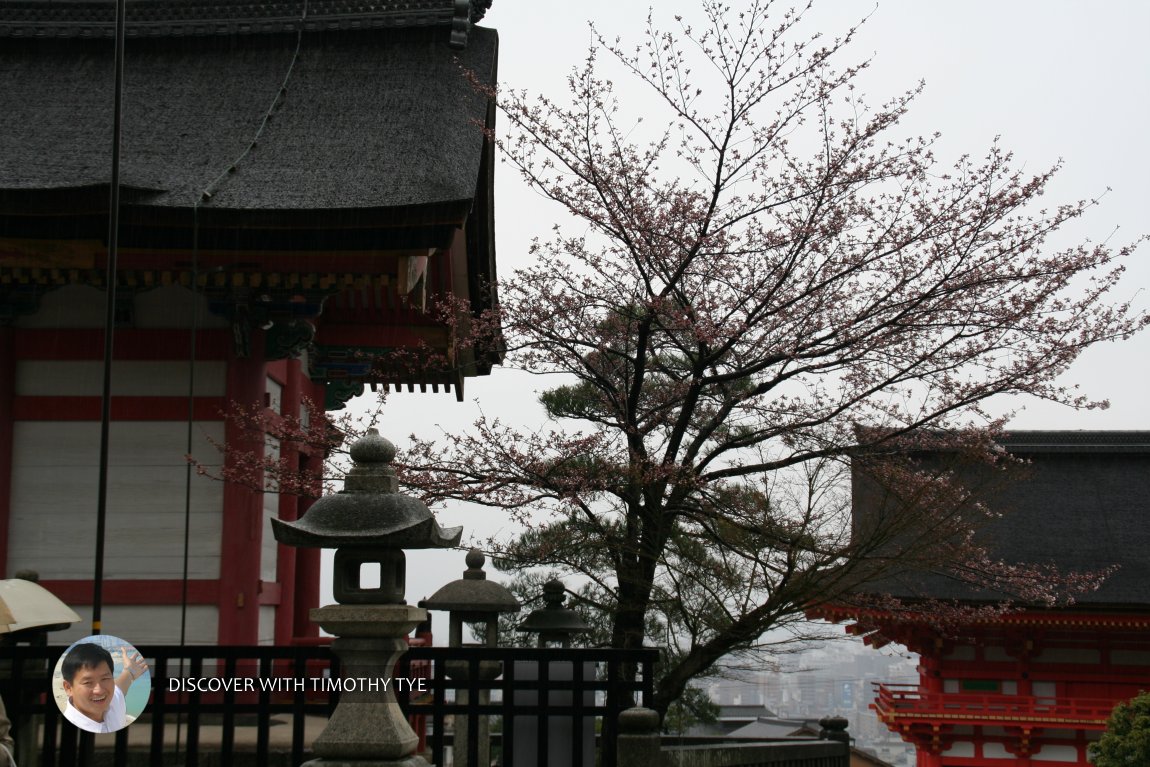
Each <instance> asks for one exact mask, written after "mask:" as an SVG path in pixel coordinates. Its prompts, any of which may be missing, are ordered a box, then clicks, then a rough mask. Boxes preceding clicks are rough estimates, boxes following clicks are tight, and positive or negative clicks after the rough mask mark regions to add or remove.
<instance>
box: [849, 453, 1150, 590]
mask: <svg viewBox="0 0 1150 767" xmlns="http://www.w3.org/2000/svg"><path fill="white" fill-rule="evenodd" d="M998 441H999V443H1000V444H1002V445H1003V446H1004V447H1005V448H1006V449H1007V450H1009V451H1010V452H1011V453H1012V454H1014V455H1017V456H1019V457H1021V458H1024V459H1026V461H1027V463H1026V464H1025V465H1023V466H1020V467H1016V468H1015V469H1013V470H1012V471H1014V472H1015V474H1014V475H1012V477H1011V478H1010V479H1009V480H1008V481H1005V482H1001V483H995V485H994V489H993V490H990V491H986V492H983V493H980V495H982V496H983V500H984V501H985V502H986V504H987V505H988V506H989V507H990V508H991V509H992V510H994V511H997V512H1001V516H1000V517H998V518H996V519H993V520H991V521H989V522H988V523H987V524H986V525H985V526H984V527H982V528H981V529H980V531H979V533H978V535H979V536H980V540H981V541H982V542H983V543H984V544H985V545H986V546H987V547H988V548H989V550H990V552H991V553H992V555H993V556H995V557H996V558H999V559H1002V560H1004V561H1006V562H1013V563H1020V562H1027V563H1050V564H1055V565H1057V567H1058V568H1059V570H1061V571H1063V572H1066V571H1088V570H1099V569H1103V568H1107V567H1110V566H1112V565H1117V566H1118V568H1119V569H1118V570H1117V571H1116V572H1115V574H1114V575H1113V576H1111V577H1110V578H1109V579H1108V580H1107V581H1106V583H1104V584H1103V586H1102V587H1101V588H1100V589H1099V590H1097V591H1095V592H1092V593H1089V594H1085V595H1083V596H1081V597H1079V598H1078V599H1077V603H1078V604H1079V605H1081V606H1082V607H1086V608H1089V607H1095V608H1104V607H1106V608H1109V607H1115V608H1130V607H1139V608H1144V607H1146V606H1150V432H1145V431H1116V432H1097V431H1091V432H1075V431H1071V432H1062V431H1048V432H1042V431H1016V432H1012V433H1010V434H1007V435H1004V437H1003V438H1002V439H1000V440H998ZM856 479H857V478H856ZM976 486H978V481H977V480H976V481H975V483H974V484H972V485H971V487H976ZM855 491H856V492H855V515H856V518H861V517H862V516H863V515H866V514H867V513H869V512H871V511H873V510H874V509H875V508H877V506H876V503H878V501H877V498H876V497H875V496H873V495H871V493H870V491H868V490H866V483H865V482H864V483H862V484H861V485H860V484H859V483H858V482H857V481H856V486H855ZM870 590H875V591H883V592H887V593H892V594H894V595H896V596H902V597H918V596H925V595H929V596H933V597H939V598H944V599H963V600H975V601H979V600H986V599H996V598H1000V596H1001V595H995V594H988V593H980V592H975V591H973V590H972V589H971V588H970V587H968V586H965V585H963V584H961V583H959V582H957V581H954V580H951V579H947V578H944V577H942V576H934V575H925V574H922V573H915V574H910V575H908V576H904V577H902V578H897V579H892V580H889V581H886V582H882V583H881V584H875V585H873V586H872V588H871V589H870Z"/></svg>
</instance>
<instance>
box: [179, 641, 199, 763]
mask: <svg viewBox="0 0 1150 767" xmlns="http://www.w3.org/2000/svg"><path fill="white" fill-rule="evenodd" d="M181 660H182V659H181ZM183 665H184V664H183V663H180V666H181V667H182V666H183ZM189 668H190V669H191V672H192V676H193V677H195V678H196V679H203V677H204V658H203V656H201V655H196V656H195V657H193V658H192V659H191V664H190V666H189ZM200 700H201V698H200V691H199V690H198V689H197V690H196V692H194V693H193V694H192V696H190V697H189V701H190V702H191V705H190V706H189V707H188V734H187V737H186V738H185V740H184V753H185V755H186V757H187V761H186V762H185V763H184V764H185V767H198V765H199V763H200V708H201V706H200Z"/></svg>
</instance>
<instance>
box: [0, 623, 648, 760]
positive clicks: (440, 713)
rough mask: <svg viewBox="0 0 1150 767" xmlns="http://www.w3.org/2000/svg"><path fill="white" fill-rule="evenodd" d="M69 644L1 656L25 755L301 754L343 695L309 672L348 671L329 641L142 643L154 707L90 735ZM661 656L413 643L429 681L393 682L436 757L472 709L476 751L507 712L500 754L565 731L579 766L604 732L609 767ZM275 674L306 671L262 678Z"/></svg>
mask: <svg viewBox="0 0 1150 767" xmlns="http://www.w3.org/2000/svg"><path fill="white" fill-rule="evenodd" d="M65 649H66V648H64V647H26V646H17V647H8V648H5V652H4V655H5V656H6V657H5V658H4V659H3V660H2V661H0V695H2V696H3V698H4V701H5V702H6V703H7V706H8V712H9V717H10V718H11V719H12V720H13V724H14V728H13V729H14V732H15V734H16V737H17V745H18V748H20V750H21V751H22V752H24V753H18V754H17V760H18V763H19V764H20V765H21V767H30V766H33V765H36V764H37V763H38V764H40V765H41V767H73V766H76V767H93V766H94V765H96V764H100V765H104V764H110V765H114V767H129V765H131V766H132V767H134V766H135V765H137V764H153V765H165V767H201V766H203V767H209V766H210V767H215V766H216V765H220V766H221V767H226V766H227V765H237V766H238V765H241V764H245V765H246V764H257V765H261V767H262V766H263V765H276V764H284V765H293V766H294V765H299V764H301V763H302V762H303V761H304V759H305V758H307V757H308V756H310V754H309V753H308V746H309V745H310V743H309V741H310V740H311V739H314V737H315V732H312V733H311V735H310V736H309V735H308V734H307V729H306V724H307V722H308V721H309V717H311V718H312V719H311V722H312V723H313V725H314V726H313V730H314V729H315V728H318V727H319V726H321V725H322V721H323V720H325V719H326V718H327V717H329V716H330V715H331V712H332V711H333V710H334V709H335V706H336V704H337V702H338V694H339V693H338V690H332V689H330V687H334V686H335V685H326V684H320V685H316V684H314V683H313V682H314V680H316V679H338V678H339V668H338V660H337V659H336V658H335V657H334V656H333V654H332V653H331V650H330V649H329V648H327V647H323V646H313V647H270V646H269V647H264V646H259V647H211V646H140V647H139V648H138V649H139V650H140V651H141V653H142V654H143V655H144V656H145V657H146V658H148V660H149V665H150V667H151V672H152V677H151V678H152V690H151V699H150V701H149V703H148V707H147V709H146V710H145V712H144V714H143V715H142V716H141V717H140V719H139V720H137V721H136V722H134V723H133V724H132V726H130V727H128V728H125V729H124V730H121V731H120V732H118V733H116V734H115V735H106V736H92V735H90V734H87V733H81V732H79V731H78V730H77V729H76V728H75V727H73V726H71V725H70V724H68V723H67V722H66V721H65V720H64V718H63V716H62V715H61V713H60V711H59V709H58V708H57V705H56V703H55V700H54V698H53V693H52V687H51V671H52V666H53V665H54V664H55V662H56V659H57V658H59V656H60V655H61V653H63V651H64V650H65ZM655 659H656V652H655V651H654V650H639V651H619V650H582V649H580V650H572V649H523V648H476V647H467V648H448V647H412V648H410V649H409V650H408V652H407V653H406V654H405V655H404V656H403V657H402V658H401V659H400V661H399V663H398V664H397V667H396V669H395V671H394V675H393V676H394V678H396V679H399V678H404V679H423V680H424V681H423V682H420V683H419V684H418V685H412V684H408V685H406V687H405V689H398V688H397V689H396V696H397V698H398V700H399V703H400V707H401V708H402V709H403V710H404V712H405V713H406V714H407V715H408V716H409V717H410V718H413V719H414V720H415V722H416V724H417V729H419V730H425V732H426V754H425V755H426V757H427V759H428V761H430V762H432V763H433V764H438V765H443V764H445V763H446V760H445V755H446V751H447V750H448V748H449V747H450V745H451V740H450V735H449V733H450V730H451V729H454V730H456V731H458V730H459V729H461V728H459V727H454V728H452V727H449V723H460V722H462V721H464V720H466V721H467V727H466V730H467V752H468V756H469V759H468V762H469V763H470V764H476V763H477V755H478V754H479V753H480V749H479V742H478V735H479V730H480V728H479V727H478V722H479V719H480V717H498V719H497V720H495V721H496V722H497V725H496V729H497V730H499V732H498V734H497V736H496V738H495V740H496V741H497V742H498V744H499V746H500V747H501V750H502V752H501V754H500V762H499V763H500V764H502V765H507V766H508V767H511V766H512V765H516V764H547V763H548V762H549V758H548V754H549V753H554V751H553V749H554V747H555V744H553V743H552V740H554V739H556V738H563V741H564V742H563V743H562V747H563V750H564V752H565V753H569V754H571V757H572V761H571V764H572V765H583V764H585V763H586V762H585V759H590V760H592V763H594V761H593V755H590V754H588V753H587V751H588V749H594V748H595V746H594V743H595V740H596V737H595V733H596V732H598V740H599V742H601V743H602V744H603V747H602V748H600V749H599V761H598V762H597V763H598V764H600V765H603V767H611V765H613V764H614V747H613V745H614V735H615V727H616V723H617V719H618V714H619V712H620V711H622V710H623V709H625V708H628V707H629V706H632V705H636V704H639V705H643V704H649V703H650V700H651V694H652V684H653V680H654V676H653V665H654V662H655ZM492 663H498V664H501V665H502V674H501V675H500V676H499V677H498V678H496V679H494V680H490V681H485V680H484V676H488V675H486V674H483V673H480V669H481V667H490V665H491V664H492ZM181 677H183V678H190V677H194V678H198V679H212V678H215V679H221V680H235V679H254V680H257V681H256V683H253V684H249V685H243V684H240V685H236V684H229V685H216V686H215V687H217V688H218V689H208V686H206V685H201V687H204V688H205V689H200V687H197V688H194V689H191V690H189V691H186V692H184V691H180V690H179V689H178V688H179V684H178V683H176V682H174V681H172V682H170V681H169V680H175V679H177V678H181ZM277 679H278V680H305V681H304V683H296V684H274V683H273V684H261V683H259V681H258V680H277ZM413 687H414V689H413ZM421 687H422V689H419V688H421ZM237 688H238V689H237ZM461 691H466V693H467V694H466V696H460V695H458V693H459V692H461ZM481 691H487V693H486V694H485V695H483V696H481V695H480V692H481ZM461 697H465V698H466V702H462V701H459V698H461ZM481 698H486V699H487V701H488V702H484V703H480V702H479V701H480V700H481ZM284 720H286V722H285V721H284ZM273 724H274V725H277V726H282V725H283V724H288V725H289V726H290V730H289V731H290V735H288V732H289V731H280V730H277V732H276V737H275V738H274V739H273V737H272V727H273ZM556 725H559V726H558V727H557V726H556ZM141 730H143V731H144V732H143V734H144V735H146V737H141V736H142V733H141ZM280 732H283V734H282V735H281V734H280ZM557 733H558V734H557ZM587 733H590V734H591V738H590V745H588V738H586V737H583V735H585V734H587ZM572 734H574V736H573V735H572ZM273 740H274V741H275V742H274V743H273ZM525 744H526V745H525ZM21 746H22V748H21ZM517 747H518V748H519V750H520V752H521V753H520V754H519V756H518V757H517V756H516V748H517ZM28 751H33V752H34V753H27V752H28ZM524 751H527V753H523V752H524ZM531 751H534V753H531ZM37 760H38V761H37Z"/></svg>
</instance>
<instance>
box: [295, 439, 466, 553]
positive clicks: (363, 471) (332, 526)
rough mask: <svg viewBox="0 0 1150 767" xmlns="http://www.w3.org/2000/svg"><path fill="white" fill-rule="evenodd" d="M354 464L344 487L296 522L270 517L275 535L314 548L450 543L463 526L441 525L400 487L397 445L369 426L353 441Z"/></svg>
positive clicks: (442, 545) (448, 545)
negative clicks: (396, 465) (396, 464)
mask: <svg viewBox="0 0 1150 767" xmlns="http://www.w3.org/2000/svg"><path fill="white" fill-rule="evenodd" d="M350 452H351V458H352V468H351V470H350V471H348V473H347V476H346V477H345V478H344V489H343V490H341V491H340V492H338V493H334V494H332V495H325V496H324V497H322V498H320V499H319V500H317V501H316V502H315V503H313V504H312V505H311V507H309V508H308V510H307V511H306V512H305V513H304V515H303V516H302V517H300V518H299V519H298V520H296V521H294V522H285V521H284V520H281V519H273V520H272V531H273V532H274V533H275V537H276V540H277V541H279V542H280V543H283V544H286V545H288V546H308V547H315V548H376V549H380V548H382V549H428V548H451V547H453V546H457V545H458V544H459V539H460V538H461V537H463V528H462V527H449V528H443V527H440V526H439V523H438V522H436V521H435V517H434V516H433V515H432V513H431V511H430V510H429V509H428V508H427V505H426V504H425V503H424V502H423V501H421V500H419V499H418V498H415V497H413V496H410V495H405V494H403V493H400V492H399V480H398V479H397V478H396V475H395V469H393V468H392V467H391V461H392V460H393V459H394V458H395V452H396V450H395V445H393V444H392V443H391V441H390V440H388V439H385V438H384V437H381V436H380V435H379V432H378V431H377V430H376V429H368V430H367V434H365V435H364V436H363V437H362V438H361V439H359V440H357V441H356V442H355V444H353V445H352V446H351V451H350Z"/></svg>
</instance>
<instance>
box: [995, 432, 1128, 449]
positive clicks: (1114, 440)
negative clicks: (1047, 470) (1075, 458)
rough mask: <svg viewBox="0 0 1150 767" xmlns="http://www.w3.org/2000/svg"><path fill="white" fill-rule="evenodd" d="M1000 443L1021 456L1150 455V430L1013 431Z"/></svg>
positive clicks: (1005, 435)
mask: <svg viewBox="0 0 1150 767" xmlns="http://www.w3.org/2000/svg"><path fill="white" fill-rule="evenodd" d="M997 441H998V443H999V444H1000V445H1002V446H1003V447H1005V448H1006V449H1007V450H1008V451H1010V452H1011V453H1014V454H1017V455H1030V454H1032V453H1093V452H1098V453H1146V452H1150V431H1009V432H1006V433H1005V434H1003V435H1001V436H1000V437H999V438H998V440H997Z"/></svg>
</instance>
